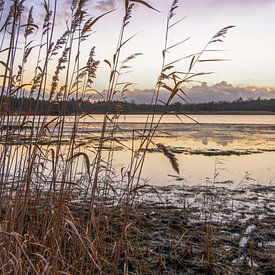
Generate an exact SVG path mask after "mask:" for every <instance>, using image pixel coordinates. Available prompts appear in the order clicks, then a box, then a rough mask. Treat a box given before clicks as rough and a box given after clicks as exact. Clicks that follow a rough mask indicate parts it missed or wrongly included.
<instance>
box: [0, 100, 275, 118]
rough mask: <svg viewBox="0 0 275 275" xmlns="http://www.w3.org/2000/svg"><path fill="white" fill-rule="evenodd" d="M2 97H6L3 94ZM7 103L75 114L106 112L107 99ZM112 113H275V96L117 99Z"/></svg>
mask: <svg viewBox="0 0 275 275" xmlns="http://www.w3.org/2000/svg"><path fill="white" fill-rule="evenodd" d="M0 100H2V98H1V97H0ZM3 101H4V102H5V104H4V106H3V110H2V112H3V111H4V112H8V113H11V114H19V113H29V114H50V115H58V114H66V115H69V114H74V113H76V112H77V113H95V114H102V113H104V112H105V111H106V102H105V101H98V102H90V101H88V100H84V101H83V100H75V99H71V100H69V101H61V102H49V101H48V100H35V99H32V98H9V99H7V98H3ZM107 111H108V112H109V113H150V112H153V111H155V112H156V113H162V112H164V111H166V112H179V113H180V112H187V113H198V112H275V99H260V98H258V99H256V100H243V99H242V98H240V99H238V100H236V101H233V102H229V101H220V102H208V103H197V104H190V103H188V104H187V103H184V104H183V103H180V102H175V103H173V104H171V106H165V105H163V104H159V105H156V106H152V105H150V104H136V103H134V102H131V103H129V102H121V101H114V102H112V103H111V104H110V103H109V104H108V110H107Z"/></svg>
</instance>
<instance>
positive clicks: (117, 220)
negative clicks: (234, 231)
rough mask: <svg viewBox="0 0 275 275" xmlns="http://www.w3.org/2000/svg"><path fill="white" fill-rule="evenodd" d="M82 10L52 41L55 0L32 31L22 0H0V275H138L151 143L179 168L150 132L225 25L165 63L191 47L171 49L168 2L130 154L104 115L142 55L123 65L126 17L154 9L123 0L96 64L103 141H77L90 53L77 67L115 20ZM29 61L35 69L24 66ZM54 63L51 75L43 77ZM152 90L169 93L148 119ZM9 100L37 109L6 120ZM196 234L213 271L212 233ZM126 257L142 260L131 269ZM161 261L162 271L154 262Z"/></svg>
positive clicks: (114, 118) (114, 121)
mask: <svg viewBox="0 0 275 275" xmlns="http://www.w3.org/2000/svg"><path fill="white" fill-rule="evenodd" d="M87 4H88V1H87V0H73V1H72V3H71V15H70V18H68V21H67V22H66V26H64V30H65V31H64V33H63V34H62V35H61V36H60V38H58V39H56V40H55V32H56V29H57V22H56V14H57V0H45V1H44V20H43V24H42V25H41V26H40V25H38V24H36V22H34V19H33V12H34V10H35V7H31V8H30V10H29V11H26V10H25V3H24V1H23V0H13V1H11V3H10V5H8V3H4V1H0V22H1V25H0V31H1V44H0V56H1V61H0V66H1V75H0V78H1V97H0V100H1V101H0V114H1V116H0V120H1V126H3V127H1V131H0V140H1V145H0V200H1V204H0V219H1V221H0V243H1V244H0V246H1V251H0V272H1V274H94V273H98V274H99V273H101V274H106V273H111V274H118V273H124V274H128V273H130V272H133V268H134V270H135V272H139V273H140V274H142V272H144V270H146V264H147V262H146V259H144V258H143V257H142V253H143V252H144V251H143V248H144V243H141V242H140V240H138V239H137V238H135V237H134V236H135V232H136V234H140V229H139V228H138V226H137V225H135V224H134V223H133V222H132V221H133V215H134V211H137V212H135V213H136V215H139V213H138V208H134V206H135V199H136V197H137V195H138V194H139V191H140V190H142V189H143V188H145V187H146V186H147V184H143V183H141V177H142V168H143V165H144V160H145V157H146V153H147V151H148V148H149V146H156V147H158V148H159V149H160V150H161V151H162V152H163V154H164V155H165V156H166V157H167V158H168V159H169V160H170V162H171V164H172V167H173V169H174V170H175V171H176V172H177V173H179V172H180V171H179V165H178V162H177V159H176V157H175V155H174V154H173V153H172V152H171V151H170V149H169V148H167V147H165V146H164V145H163V144H155V142H154V135H155V133H156V131H157V128H158V125H159V123H160V122H161V119H162V117H163V116H164V115H165V114H166V113H167V112H168V111H171V110H173V111H176V110H174V109H172V108H173V107H171V105H170V103H171V102H172V101H173V99H174V98H175V97H180V98H181V99H183V100H184V101H187V100H188V99H187V98H186V95H185V93H184V85H186V84H187V83H191V82H192V81H194V80H195V79H196V77H199V76H203V75H207V74H208V73H204V72H195V71H194V67H195V66H196V64H197V63H199V62H213V61H221V60H222V59H203V54H204V53H205V52H207V51H208V49H209V47H210V46H211V45H212V44H213V43H218V42H221V41H222V40H221V39H222V38H223V37H224V36H225V35H226V33H227V31H228V30H229V29H230V28H231V27H232V26H229V27H226V28H224V29H222V30H221V31H219V32H218V33H217V34H215V35H214V36H213V37H212V38H211V39H210V41H209V42H208V43H207V44H206V46H205V47H204V48H203V49H202V50H201V51H200V52H199V53H195V54H191V55H188V56H184V57H179V59H177V60H174V61H172V62H171V61H170V62H168V61H167V54H168V51H172V50H173V48H174V47H177V46H179V45H181V44H183V43H185V42H186V41H188V39H189V38H184V39H183V40H182V41H179V42H177V43H176V44H174V45H169V36H170V32H171V30H172V29H173V28H174V27H175V26H176V25H177V24H180V23H181V21H182V20H183V19H184V18H183V19H177V18H176V10H177V8H178V4H179V3H178V1H177V0H174V1H173V2H172V3H171V8H170V10H169V11H168V15H167V22H166V29H165V41H164V49H163V52H162V58H163V60H162V66H161V69H160V75H159V78H158V80H157V82H156V86H155V91H154V95H153V98H152V102H151V103H152V106H153V107H152V109H153V110H152V114H149V115H148V117H147V120H146V123H145V126H144V130H143V131H142V132H137V131H135V130H133V132H132V140H131V146H130V147H128V146H127V145H125V144H123V142H122V141H120V140H119V139H118V138H117V133H118V131H119V123H118V122H119V117H120V115H121V114H122V113H121V110H119V109H118V110H117V112H116V113H115V114H112V113H110V106H111V103H112V102H113V100H114V98H115V96H116V95H117V94H120V95H121V98H124V96H125V93H126V92H127V90H128V89H129V88H130V86H131V85H132V83H131V82H130V81H129V82H123V81H122V80H121V76H122V75H123V74H124V73H125V71H126V70H127V69H128V68H129V67H130V64H131V61H132V60H133V59H135V58H138V57H139V55H141V53H139V52H137V53H133V54H131V55H129V56H128V57H127V58H125V59H122V52H123V50H124V48H125V47H127V43H128V42H129V41H130V40H132V39H134V35H133V36H130V37H125V30H126V29H127V28H129V25H130V22H131V20H132V17H133V16H134V14H133V13H134V11H133V7H134V5H141V6H143V7H144V8H147V9H150V10H151V11H152V12H158V11H157V9H156V8H155V7H153V6H151V5H150V4H149V3H148V2H147V1H142V0H125V1H124V16H123V18H122V24H121V29H120V30H119V38H118V42H117V47H116V50H115V52H114V54H113V56H112V58H111V59H110V60H108V59H105V60H104V61H103V64H105V65H106V66H108V67H109V69H110V75H109V80H108V82H107V83H106V87H107V96H106V98H105V112H104V116H103V121H102V128H101V132H100V137H99V139H98V140H97V144H94V143H91V142H90V141H89V140H84V141H83V140H81V139H79V136H81V134H80V133H79V129H80V128H81V127H85V123H84V122H85V118H87V117H89V118H90V117H92V115H93V114H90V113H83V112H82V109H81V104H82V102H83V101H84V100H86V99H87V97H88V93H89V91H91V90H93V89H94V88H93V82H94V80H95V79H96V73H97V68H98V66H99V61H98V60H96V49H95V47H93V46H92V47H91V49H90V52H89V54H88V56H86V58H87V62H86V64H84V65H83V64H82V63H81V58H80V57H81V55H83V48H82V47H83V43H84V41H87V40H89V41H90V40H91V37H90V35H91V33H92V31H93V27H94V25H96V24H100V20H101V18H102V17H104V16H112V14H111V13H112V11H109V12H106V13H104V14H102V15H100V16H98V17H90V15H88V14H87V12H86V5H87ZM26 13H27V16H23V14H26ZM109 13H110V14H109ZM91 41H92V40H91ZM21 45H23V47H21ZM84 54H85V53H84ZM185 59H186V60H188V63H189V65H188V68H187V70H186V71H185V72H184V71H178V70H177V68H176V64H177V63H178V62H179V61H181V60H185ZM30 63H31V64H32V65H33V66H34V67H32V68H30ZM54 64H56V68H55V70H54V71H52V68H53V65H54ZM26 70H32V71H33V72H34V73H33V77H32V80H31V81H30V82H26ZM161 89H166V90H168V91H169V92H170V96H169V99H168V100H167V102H163V104H164V105H165V106H166V110H165V112H164V113H163V114H162V115H161V116H160V118H159V119H156V117H155V106H156V105H157V104H159V102H160V101H159V98H158V96H159V92H160V90H161ZM15 97H17V98H22V97H27V98H29V99H32V100H34V102H37V104H36V107H35V110H31V111H30V105H29V104H30V103H28V102H29V101H27V102H25V103H24V102H23V101H22V105H21V111H20V112H18V113H17V114H14V113H12V112H11V110H12V102H13V101H12V98H15ZM72 98H74V100H75V105H76V106H75V109H76V112H75V113H74V114H73V116H72V117H73V121H72V128H71V131H70V133H69V136H68V134H67V133H66V131H65V130H66V123H67V119H68V118H67V116H66V113H67V109H68V101H69V100H70V99H72ZM38 100H45V101H47V102H49V103H51V104H48V105H46V104H45V105H43V108H45V109H43V110H42V111H41V106H40V105H39V101H38ZM53 104H54V106H56V108H55V110H57V111H58V115H56V116H54V117H52V116H49V115H47V114H49V113H50V111H51V110H50V108H52V106H53ZM45 114H46V115H45ZM178 114H180V113H177V114H176V115H178ZM64 140H66V142H64ZM118 145H119V146H123V147H125V148H127V150H130V151H131V157H130V159H129V165H128V166H127V167H121V172H120V173H117V170H116V169H114V167H113V161H114V151H115V148H116V146H118ZM117 186H120V187H121V188H120V189H119V188H117ZM143 230H144V228H143ZM205 232H206V240H205V255H206V261H207V262H209V263H211V262H212V261H213V251H212V245H211V240H212V236H213V233H212V229H211V227H206V228H205ZM189 252H190V251H189ZM189 252H188V251H187V252H186V253H187V254H188V253H189ZM191 254H192V253H191V252H190V253H189V254H188V255H189V256H190V255H191ZM135 258H136V259H139V262H137V261H136V262H135V264H133V262H132V261H133V259H135ZM130 259H131V260H130ZM159 261H160V267H161V268H164V269H165V263H164V262H163V259H159ZM133 265H134V266H133ZM148 272H149V271H148ZM160 272H161V271H160Z"/></svg>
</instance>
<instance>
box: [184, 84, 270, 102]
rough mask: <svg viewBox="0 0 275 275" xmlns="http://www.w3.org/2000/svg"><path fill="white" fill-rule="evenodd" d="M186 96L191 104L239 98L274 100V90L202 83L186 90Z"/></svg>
mask: <svg viewBox="0 0 275 275" xmlns="http://www.w3.org/2000/svg"><path fill="white" fill-rule="evenodd" d="M187 95H188V96H189V97H190V99H191V100H192V102H195V103H197V102H209V101H221V100H228V101H233V100H236V99H238V98H240V97H242V98H243V99H256V98H258V97H261V98H263V99H269V98H275V88H265V87H256V86H238V85H236V86H234V85H232V84H230V83H227V82H226V81H222V82H219V83H217V84H215V85H212V86H208V85H207V84H206V83H202V84H201V85H200V86H193V87H192V88H191V89H188V90H187Z"/></svg>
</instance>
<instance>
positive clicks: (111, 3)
mask: <svg viewBox="0 0 275 275" xmlns="http://www.w3.org/2000/svg"><path fill="white" fill-rule="evenodd" d="M116 4H117V0H98V1H97V2H96V5H95V8H96V9H97V10H99V11H109V10H113V9H114V8H115V7H116Z"/></svg>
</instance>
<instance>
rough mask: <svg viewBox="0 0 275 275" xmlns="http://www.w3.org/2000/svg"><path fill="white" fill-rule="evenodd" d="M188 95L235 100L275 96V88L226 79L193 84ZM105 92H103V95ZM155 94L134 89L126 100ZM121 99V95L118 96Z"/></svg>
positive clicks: (204, 99)
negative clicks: (212, 82) (236, 83)
mask: <svg viewBox="0 0 275 275" xmlns="http://www.w3.org/2000/svg"><path fill="white" fill-rule="evenodd" d="M185 92H186V95H187V96H188V99H187V100H188V102H190V103H204V102H211V101H215V102H217V101H225V100H226V101H233V100H237V99H239V98H240V97H242V98H243V99H244V100H245V99H256V98H258V97H261V98H262V99H270V98H275V88H265V87H256V86H238V85H236V86H234V85H232V84H230V83H227V82H226V81H222V82H219V83H216V84H214V85H212V86H208V85H207V84H206V83H202V84H201V85H199V86H193V87H191V88H189V89H185ZM104 95H105V93H103V96H104ZM152 95H153V90H150V89H147V90H133V91H129V92H128V93H127V94H126V100H127V101H128V102H131V101H134V102H136V103H150V102H151V99H152ZM169 95H170V93H169V92H168V91H164V90H161V91H160V93H159V99H160V100H161V101H164V102H165V101H166V100H167V99H168V97H169ZM92 98H93V99H95V100H100V99H102V98H100V96H98V95H94V96H93V97H92ZM116 99H117V100H120V98H119V97H117V98H116ZM175 101H179V102H181V101H182V100H181V99H180V98H179V97H175V99H174V102H175Z"/></svg>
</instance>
